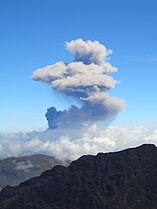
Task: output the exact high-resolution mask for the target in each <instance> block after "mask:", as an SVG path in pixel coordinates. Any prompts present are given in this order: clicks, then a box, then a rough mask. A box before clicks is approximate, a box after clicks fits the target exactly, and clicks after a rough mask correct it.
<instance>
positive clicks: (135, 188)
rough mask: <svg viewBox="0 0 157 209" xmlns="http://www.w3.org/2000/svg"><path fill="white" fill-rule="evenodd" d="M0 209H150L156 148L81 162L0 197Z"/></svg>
mask: <svg viewBox="0 0 157 209" xmlns="http://www.w3.org/2000/svg"><path fill="white" fill-rule="evenodd" d="M0 208H1V209H139V208H141V209H155V208H157V148H156V147H155V145H149V144H148V145H142V146H140V147H137V148H131V149H127V150H123V151H120V152H115V153H106V154H103V153H99V154H98V155H97V156H91V155H88V156H83V157H81V158H79V159H78V160H76V161H73V162H72V163H71V165H70V166H69V167H63V166H55V167H54V168H53V169H51V170H48V171H46V172H44V173H43V174H41V176H40V177H35V178H32V179H30V180H28V181H26V182H24V183H21V184H20V185H19V186H18V187H11V186H7V187H5V188H4V189H3V190H2V191H1V193H0Z"/></svg>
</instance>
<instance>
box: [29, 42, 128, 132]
mask: <svg viewBox="0 0 157 209" xmlns="http://www.w3.org/2000/svg"><path fill="white" fill-rule="evenodd" d="M65 46H66V49H67V50H68V51H69V52H71V53H72V54H73V55H74V61H73V62H71V63H65V62H57V63H55V64H52V65H48V66H46V67H44V68H40V69H37V70H36V71H34V72H33V75H32V79H33V80H36V81H43V82H47V83H49V84H50V85H51V86H52V88H53V89H55V90H56V91H60V92H63V93H65V94H66V95H70V96H73V97H76V98H77V99H78V100H79V101H80V104H81V105H82V106H81V107H77V106H75V105H72V106H71V107H70V108H69V109H68V110H67V109H65V110H63V111H57V109H56V108H55V107H51V108H49V109H48V110H47V113H46V118H47V120H48V125H49V128H50V129H54V128H57V127H58V126H70V127H71V126H74V125H75V126H81V125H83V124H85V123H86V124H91V123H94V122H96V121H100V120H104V119H107V118H110V117H113V116H114V115H115V114H117V113H118V112H119V111H121V110H122V109H123V107H124V101H123V100H121V99H118V98H116V97H111V96H110V95H109V94H108V91H109V90H110V89H112V88H114V87H115V85H116V84H117V83H118V82H117V81H116V80H114V79H113V78H112V77H111V74H112V73H114V72H116V71H117V69H116V68H115V67H114V66H112V65H111V64H110V63H109V62H108V61H107V58H108V56H109V55H111V54H112V51H111V50H108V49H106V47H105V46H103V45H102V44H100V43H99V42H98V41H94V42H92V41H86V42H85V41H83V40H82V39H77V40H75V41H74V40H73V41H71V42H66V44H65Z"/></svg>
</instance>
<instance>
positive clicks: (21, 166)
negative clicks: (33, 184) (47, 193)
mask: <svg viewBox="0 0 157 209" xmlns="http://www.w3.org/2000/svg"><path fill="white" fill-rule="evenodd" d="M14 163H15V165H16V169H17V170H24V171H29V169H30V168H33V167H34V166H33V164H32V162H31V161H30V160H27V161H21V162H17V163H16V161H14Z"/></svg>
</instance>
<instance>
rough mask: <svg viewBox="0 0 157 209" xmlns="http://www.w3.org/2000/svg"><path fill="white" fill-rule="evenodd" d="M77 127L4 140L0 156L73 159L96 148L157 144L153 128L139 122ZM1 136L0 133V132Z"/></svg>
mask: <svg viewBox="0 0 157 209" xmlns="http://www.w3.org/2000/svg"><path fill="white" fill-rule="evenodd" d="M75 131H77V130H71V134H70V130H67V132H66V133H64V130H58V133H57V130H56V129H55V130H54V131H52V132H49V133H46V132H45V133H44V132H43V134H42V136H41V135H40V134H38V135H37V136H36V137H34V138H31V134H30V138H29V140H28V135H26V138H27V140H20V139H18V140H17V136H16V134H15V139H16V140H13V138H12V140H8V141H7V140H6V142H5V143H4V142H3V143H1V142H0V146H1V157H3V158H4V157H9V156H21V155H24V154H26V153H29V154H32V153H41V152H42V153H43V152H44V153H47V154H50V155H53V156H55V157H57V158H60V159H65V158H66V159H71V160H74V159H76V158H78V157H80V156H81V155H85V154H97V153H98V152H110V151H117V150H121V149H125V148H128V147H134V146H138V145H141V144H143V143H154V144H155V145H157V129H153V130H151V129H147V128H145V127H143V126H137V127H134V128H124V127H113V126H109V127H107V128H104V129H102V128H98V127H97V126H96V124H93V125H91V126H88V127H86V128H84V129H82V130H80V131H81V133H79V134H75ZM1 136H2V134H1ZM29 165H30V164H29V163H28V164H20V165H19V166H26V167H27V166H29Z"/></svg>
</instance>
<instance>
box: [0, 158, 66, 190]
mask: <svg viewBox="0 0 157 209" xmlns="http://www.w3.org/2000/svg"><path fill="white" fill-rule="evenodd" d="M66 164H68V161H65V162H64V161H61V160H58V159H56V158H54V157H51V156H47V155H42V154H36V155H31V156H24V157H11V158H6V159H3V160H0V188H3V187H5V186H7V185H11V186H16V185H18V184H19V183H21V182H23V181H26V180H28V179H30V178H32V177H35V176H39V175H40V174H41V173H42V172H44V171H46V170H48V169H51V168H53V167H54V166H55V165H66Z"/></svg>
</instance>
